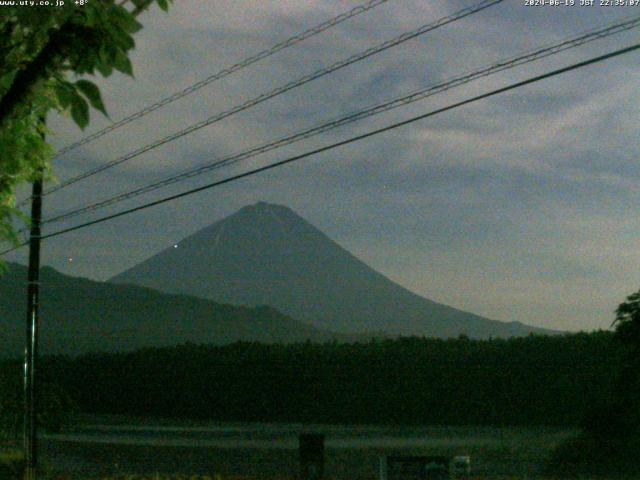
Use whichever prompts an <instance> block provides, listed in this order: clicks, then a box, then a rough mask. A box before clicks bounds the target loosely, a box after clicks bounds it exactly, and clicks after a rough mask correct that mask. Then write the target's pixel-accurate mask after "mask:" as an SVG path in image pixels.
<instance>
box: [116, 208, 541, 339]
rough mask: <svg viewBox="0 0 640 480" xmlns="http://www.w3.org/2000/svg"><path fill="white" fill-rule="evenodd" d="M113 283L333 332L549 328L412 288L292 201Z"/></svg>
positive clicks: (208, 232) (242, 213)
mask: <svg viewBox="0 0 640 480" xmlns="http://www.w3.org/2000/svg"><path fill="white" fill-rule="evenodd" d="M110 281H111V282H114V283H120V284H122V283H127V284H135V285H141V286H146V287H150V288H153V289H157V290H160V291H164V292H167V293H182V294H188V295H194V296H197V297H202V298H208V299H211V300H214V301H217V302H224V303H232V304H236V305H252V306H256V305H269V306H272V307H274V308H276V309H278V310H280V311H282V312H284V313H286V314H288V315H291V316H292V317H293V318H296V319H298V320H302V321H305V322H309V323H311V324H313V325H315V326H317V327H319V328H323V329H328V330H332V331H339V332H367V331H380V332H387V333H390V334H402V335H421V336H434V337H451V336H458V335H459V334H466V335H468V336H470V337H472V338H488V337H510V336H517V335H526V334H528V333H531V332H536V333H552V332H551V331H548V330H543V329H539V328H535V327H530V326H527V325H524V324H522V323H518V322H509V323H507V322H500V321H495V320H489V319H487V318H483V317H481V316H478V315H475V314H473V313H469V312H465V311H462V310H458V309H455V308H452V307H449V306H446V305H442V304H439V303H436V302H433V301H431V300H429V299H426V298H423V297H421V296H419V295H416V294H415V293H412V292H410V291H409V290H407V289H405V288H403V287H402V286H400V285H398V284H396V283H394V282H392V281H391V280H389V279H388V278H386V277H385V276H384V275H382V274H380V273H378V272H376V271H375V270H373V269H372V268H370V267H369V266H368V265H366V264H365V263H364V262H362V261H360V260H359V259H358V258H356V257H355V256H353V255H352V254H351V253H349V252H348V251H347V250H345V249H344V248H342V247H341V246H340V245H338V244H337V243H336V242H334V241H333V240H331V239H330V238H329V237H327V236H326V235H325V234H324V233H322V232H321V231H320V230H318V229H317V228H315V227H314V226H313V225H311V224H310V223H308V222H307V221H306V220H304V219H303V218H301V217H300V216H298V215H297V214H296V213H295V212H293V211H292V210H291V209H289V208H287V207H285V206H280V205H273V204H268V203H264V202H260V203H257V204H255V205H252V206H247V207H244V208H242V209H240V210H239V211H238V212H236V213H235V214H233V215H231V216H229V217H227V218H225V219H223V220H220V221H218V222H216V223H214V224H213V225H211V226H209V227H207V228H204V229H203V230H201V231H199V232H197V233H195V234H193V235H191V236H189V237H187V238H185V239H184V240H182V241H181V242H179V243H178V244H177V245H172V246H171V247H169V248H167V249H166V250H164V251H161V252H160V253H158V254H156V255H154V256H152V257H151V258H149V259H147V260H146V261H144V262H142V263H140V264H138V265H136V266H134V267H132V268H131V269H129V270H126V271H125V272H123V273H121V274H119V275H117V276H115V277H114V278H112V279H111V280H110Z"/></svg>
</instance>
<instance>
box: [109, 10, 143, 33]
mask: <svg viewBox="0 0 640 480" xmlns="http://www.w3.org/2000/svg"><path fill="white" fill-rule="evenodd" d="M109 13H110V14H111V18H112V19H113V22H114V23H115V24H116V25H118V26H119V27H120V28H121V29H122V30H124V31H125V32H127V33H136V32H137V31H139V30H140V29H141V28H142V24H141V23H140V22H138V21H137V20H136V19H135V17H134V16H133V15H131V14H130V13H129V12H128V11H127V10H126V9H125V8H122V7H114V8H111V9H109Z"/></svg>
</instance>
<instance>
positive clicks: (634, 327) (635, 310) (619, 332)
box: [613, 290, 640, 353]
mask: <svg viewBox="0 0 640 480" xmlns="http://www.w3.org/2000/svg"><path fill="white" fill-rule="evenodd" d="M613 324H614V325H615V327H616V336H617V337H618V339H619V340H620V341H621V342H622V343H624V344H625V345H627V346H628V347H630V348H631V349H633V350H635V351H636V352H637V353H638V352H640V290H639V291H637V292H635V293H633V294H631V295H629V296H628V297H627V299H626V301H625V302H623V303H621V304H620V306H619V307H618V309H617V310H616V319H615V321H614V322H613Z"/></svg>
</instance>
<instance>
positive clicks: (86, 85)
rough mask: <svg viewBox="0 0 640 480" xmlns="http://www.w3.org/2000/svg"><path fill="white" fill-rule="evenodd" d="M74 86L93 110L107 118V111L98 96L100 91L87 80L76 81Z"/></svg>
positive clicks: (100, 97)
mask: <svg viewBox="0 0 640 480" xmlns="http://www.w3.org/2000/svg"><path fill="white" fill-rule="evenodd" d="M76 86H77V87H78V88H79V89H80V91H81V92H82V93H83V94H84V96H85V97H87V100H89V103H90V104H91V106H92V107H93V108H95V109H96V110H98V111H100V112H102V114H103V115H104V116H105V117H108V116H109V115H108V114H107V110H106V108H105V107H104V103H102V96H101V95H100V90H99V89H98V87H97V86H96V85H95V84H94V83H92V82H90V81H89V80H78V81H77V82H76Z"/></svg>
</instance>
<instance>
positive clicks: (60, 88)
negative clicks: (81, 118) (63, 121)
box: [55, 82, 77, 109]
mask: <svg viewBox="0 0 640 480" xmlns="http://www.w3.org/2000/svg"><path fill="white" fill-rule="evenodd" d="M55 92H56V97H57V98H58V102H60V106H61V107H62V108H64V109H66V108H69V106H70V105H71V104H72V103H73V99H74V97H75V96H76V95H77V93H76V91H75V88H74V86H73V84H71V83H69V82H58V83H57V84H56V86H55Z"/></svg>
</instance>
